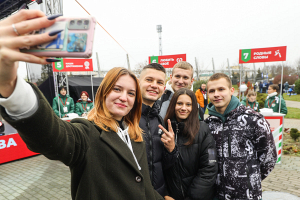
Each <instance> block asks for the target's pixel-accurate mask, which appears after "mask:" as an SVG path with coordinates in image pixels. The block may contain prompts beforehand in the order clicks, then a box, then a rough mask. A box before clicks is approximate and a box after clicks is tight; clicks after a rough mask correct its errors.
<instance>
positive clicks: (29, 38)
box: [0, 10, 58, 97]
mask: <svg viewBox="0 0 300 200" xmlns="http://www.w3.org/2000/svg"><path fill="white" fill-rule="evenodd" d="M56 17H58V16H54V17H53V16H50V17H48V18H47V17H46V16H45V14H44V13H43V12H41V11H38V10H21V11H19V12H18V13H16V14H14V15H12V16H10V17H8V18H6V19H5V20H3V21H1V22H0V94H1V95H2V96H3V97H9V96H10V95H11V94H12V92H13V91H14V88H15V85H16V80H17V70H18V62H17V61H24V62H30V63H37V64H49V62H53V61H54V60H51V59H50V60H49V59H47V58H46V57H38V56H35V55H31V54H27V53H23V52H20V50H19V49H20V48H22V47H24V46H34V45H39V44H43V43H47V42H51V41H52V40H53V39H55V38H56V37H57V35H50V34H49V33H43V34H39V35H27V34H28V33H30V32H32V31H34V30H39V29H41V28H45V27H49V26H51V25H53V24H54V23H55V21H56V20H55V18H56Z"/></svg>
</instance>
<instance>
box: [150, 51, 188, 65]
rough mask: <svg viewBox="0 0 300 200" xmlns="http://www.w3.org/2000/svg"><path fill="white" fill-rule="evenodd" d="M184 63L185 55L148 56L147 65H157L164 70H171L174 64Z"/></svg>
mask: <svg viewBox="0 0 300 200" xmlns="http://www.w3.org/2000/svg"><path fill="white" fill-rule="evenodd" d="M180 61H186V54H177V55H167V56H149V63H159V64H161V65H162V66H163V67H164V68H172V67H173V66H174V65H175V64H176V63H178V62H180Z"/></svg>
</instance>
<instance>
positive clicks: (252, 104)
mask: <svg viewBox="0 0 300 200" xmlns="http://www.w3.org/2000/svg"><path fill="white" fill-rule="evenodd" d="M241 103H242V104H243V105H244V106H246V107H248V108H252V109H253V110H255V111H256V112H259V103H258V102H257V101H256V92H254V91H253V90H249V91H248V93H247V97H246V98H244V99H243V101H242V102H241Z"/></svg>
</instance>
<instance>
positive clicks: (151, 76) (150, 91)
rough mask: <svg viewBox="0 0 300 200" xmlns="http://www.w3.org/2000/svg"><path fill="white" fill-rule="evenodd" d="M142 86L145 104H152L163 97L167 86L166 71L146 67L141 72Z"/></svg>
mask: <svg viewBox="0 0 300 200" xmlns="http://www.w3.org/2000/svg"><path fill="white" fill-rule="evenodd" d="M140 88H141V93H142V98H143V103H144V104H145V105H148V106H151V107H152V105H153V104H154V103H155V101H157V99H159V98H160V97H161V95H162V94H163V92H164V88H165V73H164V72H162V71H158V70H156V69H151V68H149V69H146V70H144V71H143V72H142V73H141V77H140Z"/></svg>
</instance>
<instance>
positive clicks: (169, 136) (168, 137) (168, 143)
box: [158, 119, 175, 152]
mask: <svg viewBox="0 0 300 200" xmlns="http://www.w3.org/2000/svg"><path fill="white" fill-rule="evenodd" d="M158 127H159V128H160V129H161V130H162V131H163V132H164V133H163V134H162V136H161V141H162V142H163V143H164V146H165V148H166V149H167V150H168V151H169V152H172V151H173V150H174V148H175V141H174V138H175V137H174V136H175V134H174V131H173V129H172V125H171V120H170V119H168V127H169V131H167V130H166V129H165V128H164V127H163V126H162V125H158Z"/></svg>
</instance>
